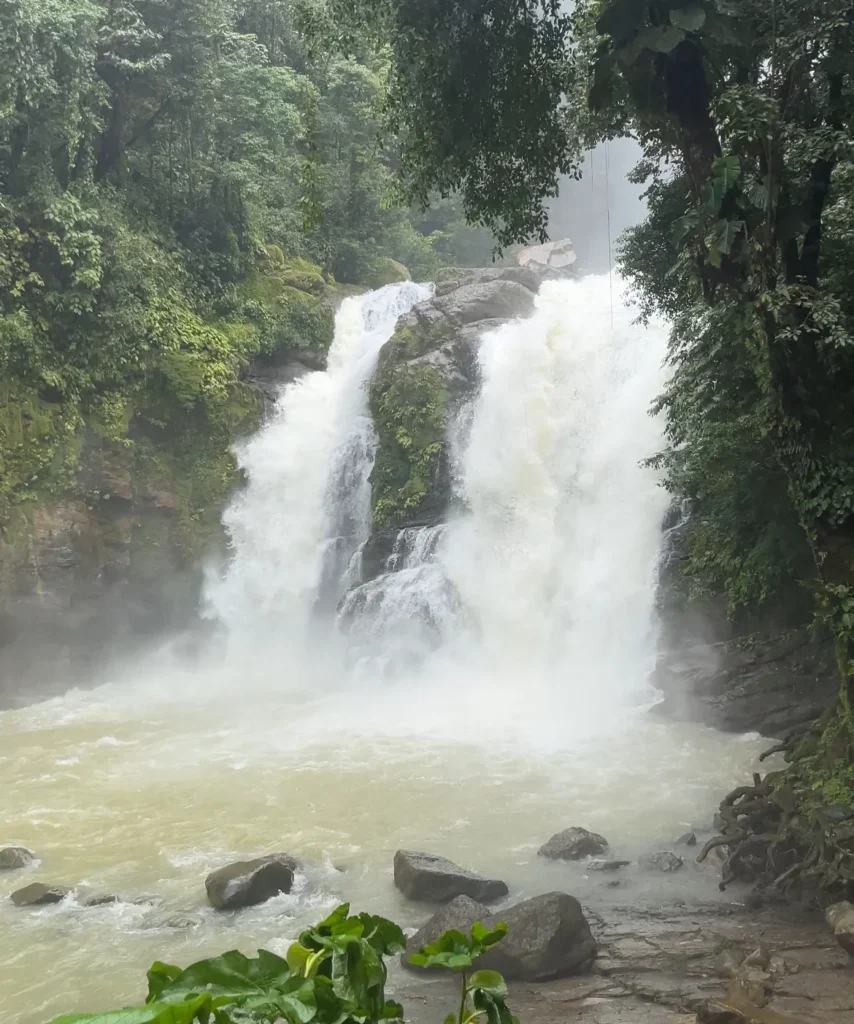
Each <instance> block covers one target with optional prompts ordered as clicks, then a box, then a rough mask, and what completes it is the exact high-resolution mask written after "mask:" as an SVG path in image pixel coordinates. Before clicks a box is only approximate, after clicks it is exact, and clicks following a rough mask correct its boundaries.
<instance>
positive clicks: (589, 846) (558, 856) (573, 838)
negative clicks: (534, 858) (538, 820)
mask: <svg viewBox="0 0 854 1024" xmlns="http://www.w3.org/2000/svg"><path fill="white" fill-rule="evenodd" d="M607 849H608V840H607V839H606V838H605V837H604V836H600V835H599V834H598V832H589V831H588V830H587V829H586V828H578V827H575V826H573V827H572V828H565V829H564V830H563V832H558V833H557V834H556V835H553V836H552V837H551V839H549V841H548V842H547V843H544V844H543V845H542V846H541V847H540V848H539V850H538V851H537V853H538V855H539V856H540V857H547V858H548V859H549V860H581V858H582V857H595V856H596V855H597V854H600V853H604V852H605V851H606V850H607Z"/></svg>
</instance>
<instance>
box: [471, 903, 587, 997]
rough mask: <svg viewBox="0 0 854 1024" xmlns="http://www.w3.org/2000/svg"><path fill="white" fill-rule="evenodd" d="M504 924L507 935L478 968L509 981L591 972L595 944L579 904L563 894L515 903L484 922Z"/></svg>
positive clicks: (562, 976)
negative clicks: (490, 971) (494, 972)
mask: <svg viewBox="0 0 854 1024" xmlns="http://www.w3.org/2000/svg"><path fill="white" fill-rule="evenodd" d="M499 920H501V921H503V922H504V923H505V924H506V925H507V935H506V936H505V937H504V939H503V940H502V941H501V942H500V943H499V944H498V945H497V946H494V947H493V948H492V949H490V950H489V951H488V952H487V953H486V954H485V955H484V956H482V957H481V958H480V961H479V963H478V966H480V967H483V968H485V969H489V970H494V971H500V972H501V973H502V974H503V975H504V977H505V978H508V979H509V980H511V981H517V980H518V981H547V980H549V979H551V978H565V977H567V976H568V975H571V974H581V973H583V972H584V971H587V970H588V969H589V968H590V966H591V964H592V963H593V960H594V959H595V957H596V942H595V940H594V938H593V935H592V934H591V931H590V925H589V924H588V922H587V918H586V917H585V916H584V912H583V911H582V909H581V904H580V903H579V902H578V900H577V899H576V898H575V897H574V896H569V895H567V894H566V893H564V892H550V893H546V894H545V895H543V896H536V897H534V899H531V900H525V901H524V902H523V903H517V904H516V906H515V907H510V909H509V910H505V911H502V912H501V913H500V914H498V915H494V916H493V917H491V918H490V919H489V920H487V921H484V922H483V923H484V925H485V926H486V927H489V926H490V924H492V925H495V924H497V923H498V922H499Z"/></svg>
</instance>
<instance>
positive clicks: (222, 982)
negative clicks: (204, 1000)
mask: <svg viewBox="0 0 854 1024" xmlns="http://www.w3.org/2000/svg"><path fill="white" fill-rule="evenodd" d="M289 978H290V969H289V967H288V964H287V961H285V960H283V959H282V958H281V957H279V956H276V955H275V954H274V953H269V952H267V951H266V950H261V951H259V953H258V957H257V959H254V960H253V959H250V958H249V957H247V956H244V955H243V953H241V952H239V951H238V950H231V951H230V952H228V953H223V954H222V956H218V957H213V958H211V959H209V960H200V961H199V962H198V963H195V964H192V965H191V966H190V967H188V968H187V969H186V970H185V971H182V972H181V974H180V975H178V976H177V977H175V978H173V979H172V980H171V981H170V982H169V983H168V984H166V985H163V986H162V987H161V988H160V989H159V995H158V998H159V999H160V1000H161V1001H163V1002H178V1001H180V1000H182V999H186V998H188V997H189V996H193V995H195V994H196V993H198V992H200V991H205V992H208V993H209V994H210V995H211V996H212V997H213V998H214V999H215V1000H216V1001H217V1004H218V1005H221V1004H222V1003H223V1002H226V1001H227V1002H237V1001H239V1000H245V999H248V998H249V997H252V996H255V997H261V998H266V999H269V998H271V992H272V997H274V996H275V992H276V990H280V989H281V988H283V987H284V986H285V985H286V983H287V982H288V980H289ZM155 979H156V981H157V982H158V983H159V981H160V975H155ZM149 983H150V982H149Z"/></svg>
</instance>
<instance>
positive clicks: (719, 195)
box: [706, 156, 741, 213]
mask: <svg viewBox="0 0 854 1024" xmlns="http://www.w3.org/2000/svg"><path fill="white" fill-rule="evenodd" d="M740 177H741V162H740V161H739V159H738V157H737V156H719V157H718V158H717V160H715V162H714V163H713V164H712V176H711V178H710V179H709V184H708V187H707V190H706V209H707V210H709V212H710V213H718V212H719V211H720V208H721V206H722V205H723V201H724V197H725V196H726V194H727V193H728V192H729V191H731V189H733V188H735V186H736V183H737V182H738V180H739V178H740Z"/></svg>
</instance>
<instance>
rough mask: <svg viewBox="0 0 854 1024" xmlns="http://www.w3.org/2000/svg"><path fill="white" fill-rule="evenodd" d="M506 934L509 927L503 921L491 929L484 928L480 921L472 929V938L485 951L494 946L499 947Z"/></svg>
mask: <svg viewBox="0 0 854 1024" xmlns="http://www.w3.org/2000/svg"><path fill="white" fill-rule="evenodd" d="M506 934H507V925H506V924H505V923H504V922H503V921H499V923H498V924H497V925H495V927H494V928H491V929H489V928H484V926H483V925H482V924H481V923H480V921H476V922H475V923H474V924H473V925H472V929H471V935H472V938H473V939H474V941H475V942H477V943H478V945H480V946H481V947H482V948H483V949H490V948H491V947H492V946H495V945H497V944H498V943H499V942H501V940H502V939H503V938H504V936H505V935H506Z"/></svg>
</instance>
